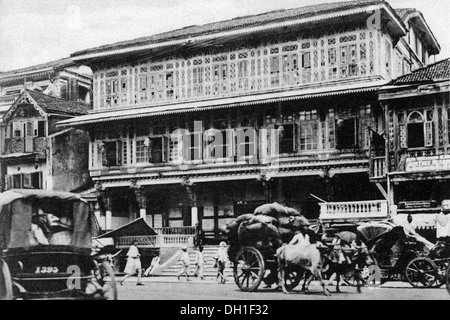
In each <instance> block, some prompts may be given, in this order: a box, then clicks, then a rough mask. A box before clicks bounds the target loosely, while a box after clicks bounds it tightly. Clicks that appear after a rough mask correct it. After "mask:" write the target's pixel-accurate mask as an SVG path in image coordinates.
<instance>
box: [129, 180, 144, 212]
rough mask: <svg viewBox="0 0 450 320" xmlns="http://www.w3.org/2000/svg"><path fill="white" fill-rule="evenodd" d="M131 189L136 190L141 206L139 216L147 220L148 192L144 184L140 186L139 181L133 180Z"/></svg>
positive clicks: (138, 202)
mask: <svg viewBox="0 0 450 320" xmlns="http://www.w3.org/2000/svg"><path fill="white" fill-rule="evenodd" d="M130 189H131V190H132V191H133V192H134V195H135V197H136V202H137V204H138V207H139V218H142V219H144V221H145V220H147V194H146V192H145V190H144V187H143V186H138V185H137V181H136V180H133V181H131V186H130Z"/></svg>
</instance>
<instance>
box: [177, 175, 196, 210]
mask: <svg viewBox="0 0 450 320" xmlns="http://www.w3.org/2000/svg"><path fill="white" fill-rule="evenodd" d="M181 186H183V187H184V188H185V189H186V194H187V200H188V202H189V205H190V206H191V207H196V206H197V194H196V193H195V184H194V183H192V182H191V181H190V180H189V177H187V176H186V177H184V178H183V181H182V182H181Z"/></svg>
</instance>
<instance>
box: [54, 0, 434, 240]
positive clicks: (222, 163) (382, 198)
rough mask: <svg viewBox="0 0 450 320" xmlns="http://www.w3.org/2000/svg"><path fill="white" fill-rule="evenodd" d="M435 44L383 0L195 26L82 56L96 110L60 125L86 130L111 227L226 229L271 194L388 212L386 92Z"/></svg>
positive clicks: (317, 210) (358, 212) (302, 206)
mask: <svg viewBox="0 0 450 320" xmlns="http://www.w3.org/2000/svg"><path fill="white" fill-rule="evenodd" d="M439 52H440V47H439V44H438V43H437V41H436V39H435V37H434V36H433V33H432V32H431V31H430V30H429V28H428V26H427V24H426V22H425V20H424V19H423V17H422V15H421V14H420V13H418V12H417V11H415V10H394V9H393V8H392V7H391V6H390V5H389V4H388V3H387V2H385V1H378V0H373V1H349V2H342V3H333V4H324V5H314V6H308V7H303V8H297V9H290V10H280V11H275V12H269V13H266V14H261V15H256V16H248V17H242V18H236V19H233V20H229V21H222V22H217V23H211V24H207V25H202V26H191V27H186V28H183V29H180V30H175V31H172V32H167V33H163V34H159V35H154V36H150V37H146V38H140V39H136V40H131V41H126V42H121V43H116V44H111V45H106V46H102V47H98V48H93V49H88V50H84V51H80V52H76V53H74V54H73V55H72V59H73V60H74V61H76V62H78V63H82V64H85V65H88V66H89V67H90V68H92V70H93V71H94V89H93V102H94V109H93V111H92V112H90V113H89V114H88V115H85V116H81V117H77V118H74V119H69V120H65V121H62V122H60V123H59V126H61V127H63V128H68V127H75V128H78V129H83V130H86V131H87V132H88V133H89V135H90V148H89V170H90V174H91V177H92V179H93V180H94V181H95V182H96V183H97V187H98V190H99V191H100V192H101V193H102V199H103V202H104V204H105V208H106V209H105V212H106V217H105V219H106V220H107V221H108V223H107V225H108V226H109V227H110V228H112V229H115V228H117V227H120V226H121V225H123V224H125V223H128V222H129V221H132V220H134V219H135V218H138V217H143V218H145V219H146V220H147V222H148V223H149V224H150V225H151V226H152V227H156V228H161V227H167V228H180V227H183V226H186V227H188V226H193V225H195V224H196V223H199V224H200V226H201V227H202V229H203V230H204V231H205V232H206V234H207V236H208V237H211V238H218V237H219V236H220V228H221V227H223V226H224V225H225V224H226V223H227V222H229V221H231V220H232V219H234V217H235V216H237V215H240V214H242V213H247V212H251V211H253V209H254V208H255V207H256V206H258V205H260V204H262V203H266V202H269V201H278V202H280V203H284V204H287V205H290V206H292V207H295V208H297V209H298V210H300V211H301V212H302V213H303V214H304V215H305V216H306V217H308V218H310V219H318V218H319V216H320V218H321V219H322V220H323V221H325V222H327V221H341V222H346V221H359V220H361V219H362V220H364V219H366V220H367V219H384V218H386V217H388V214H389V212H388V205H387V200H388V193H387V182H386V181H385V180H382V179H377V178H379V177H382V176H384V175H385V165H384V162H383V159H384V158H385V156H384V146H383V143H384V140H383V138H382V133H383V132H384V131H385V130H386V128H385V125H384V124H385V113H384V112H383V109H382V107H381V105H380V103H379V100H378V89H379V88H380V87H381V86H383V85H385V84H387V83H389V82H390V81H391V80H392V79H393V78H396V77H398V76H401V75H403V74H406V73H408V72H410V71H411V70H415V69H417V68H420V67H422V66H424V65H426V64H427V63H428V62H429V60H430V57H432V56H433V55H435V54H437V53H439ZM380 137H381V140H383V142H382V143H381V145H380ZM374 138H375V139H374ZM377 138H378V139H377ZM374 140H375V141H374ZM318 199H323V200H326V201H327V203H326V204H321V206H319V202H320V200H318Z"/></svg>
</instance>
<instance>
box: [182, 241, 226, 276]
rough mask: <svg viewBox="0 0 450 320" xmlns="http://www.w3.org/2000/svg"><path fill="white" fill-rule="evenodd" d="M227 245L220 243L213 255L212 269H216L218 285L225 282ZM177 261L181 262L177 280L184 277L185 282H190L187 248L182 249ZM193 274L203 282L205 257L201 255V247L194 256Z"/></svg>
mask: <svg viewBox="0 0 450 320" xmlns="http://www.w3.org/2000/svg"><path fill="white" fill-rule="evenodd" d="M227 248H228V246H227V244H226V243H225V242H221V243H220V245H219V249H218V250H217V252H216V254H215V255H214V260H215V263H214V267H215V268H217V276H216V279H217V281H218V282H219V283H221V284H224V283H225V282H226V277H225V274H224V271H225V268H226V265H227V262H228V251H227ZM179 261H181V262H182V267H181V269H180V271H179V272H178V274H177V278H178V280H181V276H183V275H184V276H186V279H187V281H189V280H190V276H189V268H190V257H189V253H188V252H187V247H184V248H183V249H182V253H181V255H180V257H179ZM194 263H195V272H194V277H200V280H205V276H204V273H205V266H206V260H205V256H204V254H203V247H199V248H198V250H197V252H196V255H195V262H194Z"/></svg>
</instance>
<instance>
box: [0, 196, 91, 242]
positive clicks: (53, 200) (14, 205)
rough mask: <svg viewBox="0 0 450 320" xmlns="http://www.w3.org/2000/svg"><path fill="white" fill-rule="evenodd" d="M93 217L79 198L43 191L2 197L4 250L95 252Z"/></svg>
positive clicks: (0, 221) (0, 223)
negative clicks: (51, 247) (38, 248)
mask: <svg viewBox="0 0 450 320" xmlns="http://www.w3.org/2000/svg"><path fill="white" fill-rule="evenodd" d="M91 226H92V220H91V213H90V210H89V206H88V204H87V202H86V201H84V200H83V199H81V197H80V196H79V195H76V194H72V193H67V192H54V191H43V190H10V191H6V192H4V193H2V194H0V249H1V250H6V249H14V248H29V247H34V246H44V245H55V246H73V247H78V248H86V249H88V248H91V246H92V240H91Z"/></svg>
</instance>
